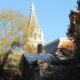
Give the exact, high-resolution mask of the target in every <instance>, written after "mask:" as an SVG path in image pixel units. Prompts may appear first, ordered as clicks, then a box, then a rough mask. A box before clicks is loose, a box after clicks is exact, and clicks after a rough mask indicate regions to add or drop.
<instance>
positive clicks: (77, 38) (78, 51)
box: [67, 0, 80, 57]
mask: <svg viewBox="0 0 80 80" xmlns="http://www.w3.org/2000/svg"><path fill="white" fill-rule="evenodd" d="M77 4H78V8H77V11H71V13H70V15H69V18H70V26H69V28H68V33H67V36H68V37H69V38H72V39H74V44H75V50H74V54H75V55H76V56H77V57H80V0H78V1H77Z"/></svg>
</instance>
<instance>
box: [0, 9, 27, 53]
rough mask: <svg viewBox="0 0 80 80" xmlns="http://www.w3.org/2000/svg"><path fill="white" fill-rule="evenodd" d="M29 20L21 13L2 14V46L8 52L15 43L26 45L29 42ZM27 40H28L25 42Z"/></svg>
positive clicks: (0, 38)
mask: <svg viewBox="0 0 80 80" xmlns="http://www.w3.org/2000/svg"><path fill="white" fill-rule="evenodd" d="M27 26H28V18H27V17H26V16H24V15H22V14H21V13H20V12H14V11H11V10H10V11H6V12H4V11H1V12H0V46H1V50H3V51H5V52H6V51H7V50H8V49H9V47H10V45H11V44H12V42H13V41H15V42H20V43H22V42H23V43H24V42H25V41H27ZM25 39H26V40H25Z"/></svg>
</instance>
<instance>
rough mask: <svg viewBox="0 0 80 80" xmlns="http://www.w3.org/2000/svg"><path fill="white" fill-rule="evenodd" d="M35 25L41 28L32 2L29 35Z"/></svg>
mask: <svg viewBox="0 0 80 80" xmlns="http://www.w3.org/2000/svg"><path fill="white" fill-rule="evenodd" d="M35 27H37V28H38V29H39V25H38V22H37V18H36V15H35V6H34V4H33V3H32V5H31V13H30V18H29V26H28V28H29V36H30V35H31V33H32V32H33V31H34V29H35Z"/></svg>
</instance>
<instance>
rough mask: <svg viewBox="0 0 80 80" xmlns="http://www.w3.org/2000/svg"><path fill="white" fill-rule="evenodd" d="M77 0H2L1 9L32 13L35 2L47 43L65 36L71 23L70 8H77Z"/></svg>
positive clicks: (0, 1) (24, 13)
mask: <svg viewBox="0 0 80 80" xmlns="http://www.w3.org/2000/svg"><path fill="white" fill-rule="evenodd" d="M76 1H77V0H0V10H3V11H6V10H13V11H19V12H21V13H22V14H23V15H26V16H29V15H30V5H31V3H32V2H34V5H35V8H36V16H37V20H38V23H39V25H40V27H41V28H42V30H43V32H44V37H45V41H46V43H48V42H50V41H53V40H55V39H57V38H60V37H65V36H66V32H67V28H68V25H69V17H68V15H69V14H70V10H76V8H77V3H76Z"/></svg>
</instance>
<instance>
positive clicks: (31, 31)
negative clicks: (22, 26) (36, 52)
mask: <svg viewBox="0 0 80 80" xmlns="http://www.w3.org/2000/svg"><path fill="white" fill-rule="evenodd" d="M28 38H29V44H30V45H34V46H37V45H38V44H43V45H44V36H43V32H42V30H41V29H40V27H39V25H38V22H37V18H36V15H35V6H34V4H33V3H32V5H31V13H30V18H29V24H28Z"/></svg>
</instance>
